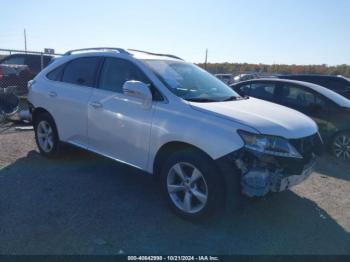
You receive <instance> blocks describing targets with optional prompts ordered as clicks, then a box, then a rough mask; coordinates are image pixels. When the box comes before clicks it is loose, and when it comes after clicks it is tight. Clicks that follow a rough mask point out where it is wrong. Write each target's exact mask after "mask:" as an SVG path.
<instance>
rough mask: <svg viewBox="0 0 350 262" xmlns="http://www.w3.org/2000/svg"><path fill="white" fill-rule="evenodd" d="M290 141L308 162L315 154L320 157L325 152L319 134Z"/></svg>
mask: <svg viewBox="0 0 350 262" xmlns="http://www.w3.org/2000/svg"><path fill="white" fill-rule="evenodd" d="M289 141H290V143H291V144H292V145H293V146H294V147H295V148H296V149H297V150H298V152H299V153H300V154H301V155H302V156H303V158H304V159H305V160H306V161H307V162H308V161H310V160H311V158H312V157H313V155H314V154H317V155H320V154H321V153H322V151H323V143H322V140H321V137H320V136H319V134H318V133H316V134H314V135H311V136H307V137H303V138H298V139H290V140H289Z"/></svg>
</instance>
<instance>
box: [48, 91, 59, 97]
mask: <svg viewBox="0 0 350 262" xmlns="http://www.w3.org/2000/svg"><path fill="white" fill-rule="evenodd" d="M49 96H50V97H56V96H57V93H56V92H50V93H49Z"/></svg>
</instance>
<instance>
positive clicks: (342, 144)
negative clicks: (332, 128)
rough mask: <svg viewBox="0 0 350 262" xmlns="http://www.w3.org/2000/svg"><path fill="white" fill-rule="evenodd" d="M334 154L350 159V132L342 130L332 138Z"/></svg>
mask: <svg viewBox="0 0 350 262" xmlns="http://www.w3.org/2000/svg"><path fill="white" fill-rule="evenodd" d="M331 151H332V154H333V155H334V156H335V157H336V158H338V159H342V160H346V161H350V132H349V131H347V132H340V133H338V134H337V135H336V136H335V137H334V138H333V140H332V143H331Z"/></svg>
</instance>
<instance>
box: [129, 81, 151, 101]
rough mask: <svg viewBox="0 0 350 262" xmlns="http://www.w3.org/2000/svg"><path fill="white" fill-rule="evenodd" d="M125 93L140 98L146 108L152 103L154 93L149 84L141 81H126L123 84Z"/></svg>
mask: <svg viewBox="0 0 350 262" xmlns="http://www.w3.org/2000/svg"><path fill="white" fill-rule="evenodd" d="M123 93H124V95H127V96H130V97H134V98H138V99H140V100H141V101H142V104H143V106H144V107H145V108H149V107H150V106H151V104H152V93H151V90H150V89H149V87H148V85H146V84H145V83H142V82H140V81H134V80H131V81H126V82H125V83H124V85H123Z"/></svg>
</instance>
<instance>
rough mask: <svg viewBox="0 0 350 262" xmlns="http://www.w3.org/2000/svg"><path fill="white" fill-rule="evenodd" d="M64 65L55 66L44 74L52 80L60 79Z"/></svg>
mask: <svg viewBox="0 0 350 262" xmlns="http://www.w3.org/2000/svg"><path fill="white" fill-rule="evenodd" d="M64 66H65V65H61V66H59V67H57V68H55V69H54V70H52V71H51V72H50V73H48V74H47V75H46V77H47V78H48V79H50V80H53V81H60V80H61V77H62V73H63V69H64Z"/></svg>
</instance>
